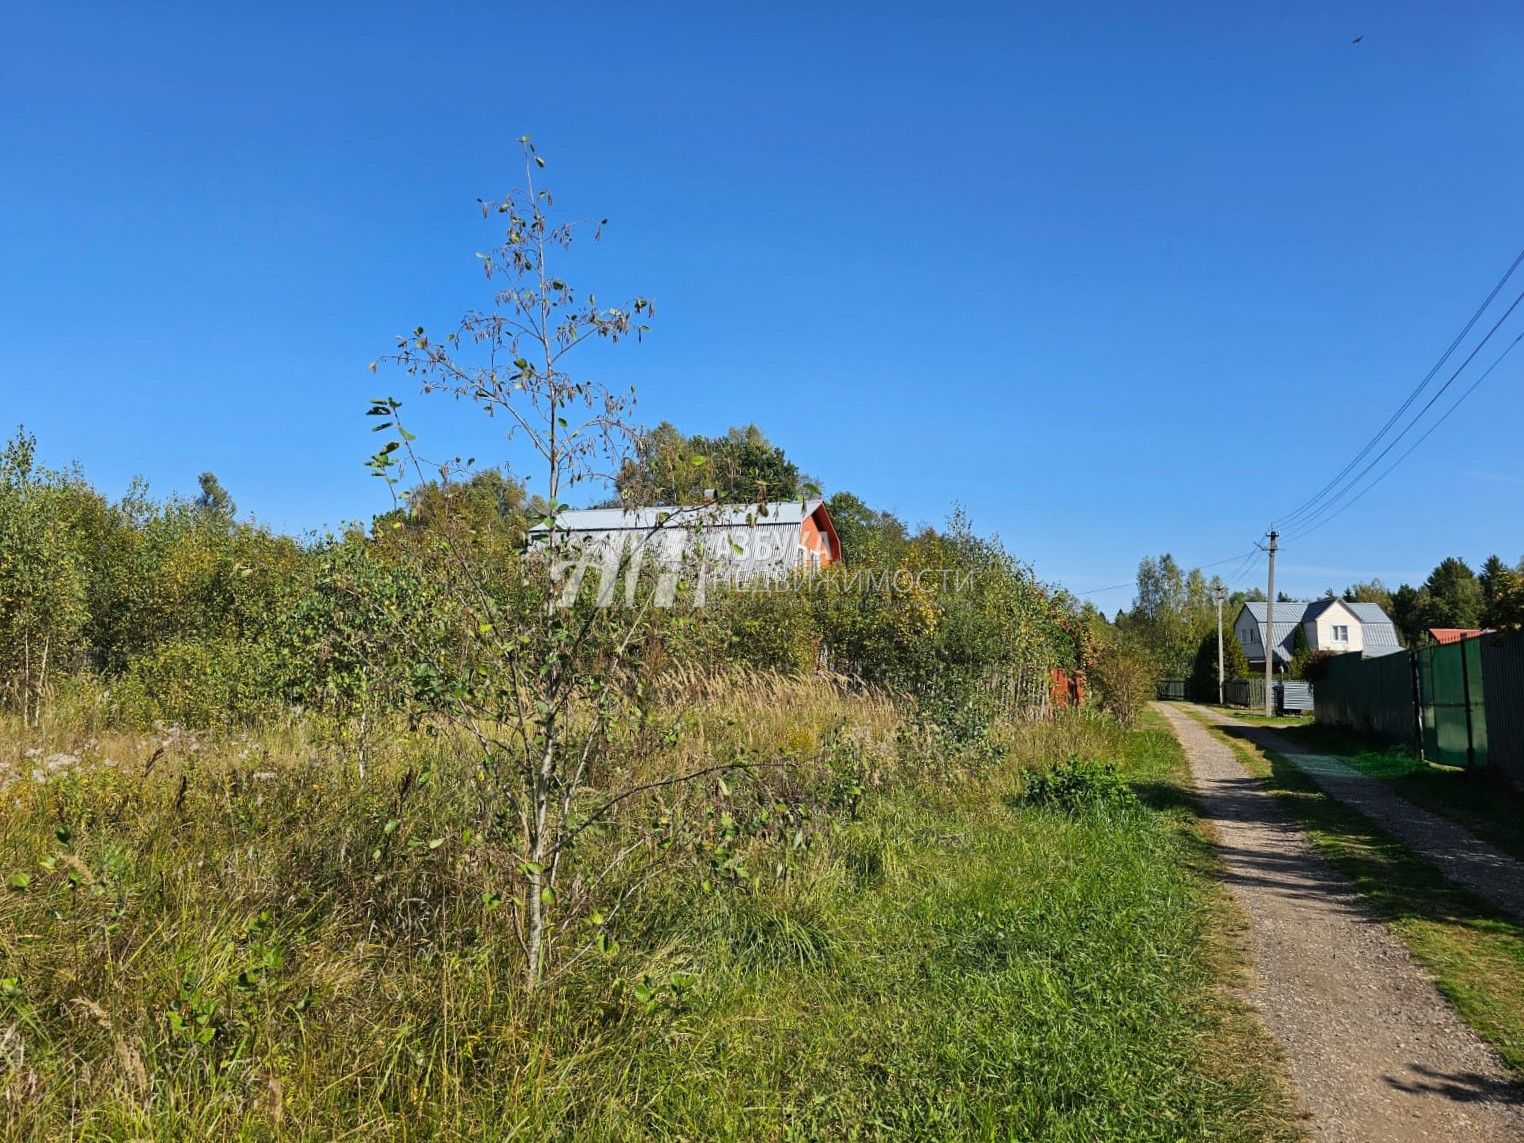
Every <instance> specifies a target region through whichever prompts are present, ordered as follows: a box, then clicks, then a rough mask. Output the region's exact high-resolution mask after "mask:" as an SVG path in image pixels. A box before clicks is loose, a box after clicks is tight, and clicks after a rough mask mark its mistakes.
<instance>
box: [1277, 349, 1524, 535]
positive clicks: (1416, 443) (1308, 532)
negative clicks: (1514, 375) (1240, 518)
mask: <svg viewBox="0 0 1524 1143" xmlns="http://www.w3.org/2000/svg"><path fill="white" fill-rule="evenodd" d="M1521 341H1524V333H1521V334H1519V335H1518V336H1517V337H1515V338H1514V339H1513V340H1512V341H1510V342H1509V343H1508V348H1507V349H1505V350H1503V352H1502V353H1500V354H1498V356H1497V360H1496V361H1494V362H1493V363H1492V364H1491V365H1489V366H1487V368H1486V370H1485V371H1483V373H1482V375H1481V376H1480V377H1478V378H1477V379H1476V380H1475V381H1473V382H1471V384H1470V386H1469V387H1468V388H1467V389H1466V391H1465V392H1464V393H1462V394H1461V395H1460V396H1459V397H1457V398H1456V399H1455V403H1454V404H1452V405H1451V406H1450V407H1449V408H1448V409H1446V410H1445V411H1444V412H1443V413H1441V414H1440V417H1439V420H1437V421H1435V422H1434V423H1433V424H1432V425H1430V426H1429V427H1428V429H1426V430H1425V431H1424V434H1423V436H1421V437H1419V438H1418V439H1417V440H1416V441H1414V442H1413V443H1412V444H1411V445H1409V446H1408V447H1407V450H1406V451H1404V452H1403V454H1402V455H1401V456H1399V457H1398V458H1397V459H1396V460H1394V461H1393V462H1392V463H1391V464H1389V465H1387V467H1386V468H1384V469H1382V470H1381V472H1380V474H1379V475H1378V476H1377V477H1376V479H1375V480H1372V481H1371V482H1370V483H1369V484H1367V485H1366V486H1365V487H1364V488H1362V489H1361V490H1360V491H1359V492H1358V493H1357V494H1356V495H1355V496H1353V497H1352V498H1351V499H1349V500H1347V501H1345V502H1344V504H1343V506H1342V507H1340V508H1339V510H1338V511H1337V512H1334V513H1333V514H1332V515H1329V516H1325V517H1324V518H1323V519H1322V520H1320V521H1318V522H1317V523H1316V524H1313V525H1311V526H1310V527H1307V528H1304V529H1303V530H1302V531H1300V532H1298V533H1297V534H1296V535H1295V536H1293V537H1291V538H1292V539H1301V538H1302V537H1303V536H1309V535H1311V534H1312V533H1313V532H1316V531H1317V530H1318V529H1319V528H1321V527H1322V526H1323V525H1324V524H1327V523H1329V522H1330V521H1332V520H1335V519H1337V518H1338V517H1339V516H1340V515H1341V514H1342V513H1343V512H1344V510H1345V509H1347V508H1349V507H1351V506H1352V505H1354V504H1356V503H1358V502H1359V500H1360V498H1361V497H1362V496H1364V495H1365V494H1366V493H1367V492H1369V491H1370V490H1371V489H1372V488H1375V487H1376V485H1378V484H1380V483H1381V482H1382V481H1383V480H1385V479H1386V477H1387V476H1388V475H1389V474H1390V473H1391V472H1392V470H1393V469H1395V468H1396V467H1397V466H1398V465H1400V464H1401V463H1402V462H1403V461H1405V460H1407V458H1408V457H1410V456H1412V455H1413V451H1414V450H1415V449H1416V448H1417V447H1418V446H1419V445H1421V444H1423V442H1424V441H1426V440H1428V439H1429V437H1430V436H1431V435H1433V433H1434V430H1435V429H1437V428H1439V426H1440V425H1442V424H1444V423H1445V422H1446V421H1448V420H1449V419H1450V414H1451V413H1453V412H1455V410H1456V409H1458V408H1460V407H1461V405H1462V404H1464V403H1465V400H1466V398H1467V397H1469V396H1471V394H1472V393H1474V392H1476V389H1477V386H1478V385H1480V384H1481V383H1482V382H1483V381H1485V380H1487V378H1488V377H1490V376H1491V375H1492V371H1493V370H1494V369H1496V368H1497V367H1498V366H1499V365H1501V364H1503V359H1504V358H1505V357H1507V356H1508V355H1509V354H1510V353H1512V352H1513V349H1514V346H1516V345H1518V344H1519V342H1521ZM1436 396H1438V394H1436Z"/></svg>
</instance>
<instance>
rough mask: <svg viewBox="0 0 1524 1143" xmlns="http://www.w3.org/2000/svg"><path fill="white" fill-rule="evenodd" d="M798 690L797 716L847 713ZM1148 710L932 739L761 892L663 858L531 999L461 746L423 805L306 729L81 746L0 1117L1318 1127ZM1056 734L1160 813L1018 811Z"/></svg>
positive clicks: (8, 986)
mask: <svg viewBox="0 0 1524 1143" xmlns="http://www.w3.org/2000/svg"><path fill="white" fill-rule="evenodd" d="M796 700H797V701H796V702H795V703H794V707H793V709H792V710H791V711H789V715H790V717H788V718H780V721H779V731H778V733H779V734H780V735H781V734H783V733H785V730H784V728H785V727H794V728H797V727H798V726H799V725H818V724H822V723H824V722H825V721H826V718H825V715H827V714H829V715H830V716H831V717H832V718H851V717H854V716H855V715H854V711H853V709H852V708H851V704H850V703H846V704H845V705H843V700H841V699H840V698H839V697H838V698H836V699H833V700H832V703H834V704H835V705H833V706H831V709H830V710H826V709H824V706H822V707H820V708H819V709H815V710H813V712H812V713H814V714H818V715H820V716H821V717H820V718H818V719H801V718H799V717H798V714H799V711H800V710H806V711H807V712H809V710H810V708H809V707H808V705H807V703H806V700H805V698H803V697H800V696H796ZM856 714H857V715H861V717H864V718H867V719H870V720H883V719H885V718H887V715H885V713H884V712H883V711H882V710H881V709H875V710H874V711H870V712H868V713H867V714H866V715H862V714H861V712H856ZM1150 718H1151V721H1150V722H1149V723H1148V724H1147V725H1145V726H1144V727H1143V728H1142V729H1140V730H1136V731H1131V732H1127V731H1122V730H1120V729H1119V728H1117V727H1115V726H1114V725H1112V724H1109V723H1106V722H1104V721H1102V720H1099V719H1093V718H1088V717H1079V718H1072V719H1067V720H1062V721H1059V722H1055V723H1052V724H1047V725H1042V726H1034V727H1023V728H1016V729H1013V730H1011V731H1009V732H1008V733H1007V735H1006V736H1005V737H1004V740H1003V741H1002V742H1001V743H1000V746H1001V751H1000V753H999V754H998V755H997V756H996V757H995V758H994V759H992V760H989V761H988V763H987V766H986V767H985V768H984V769H982V770H979V771H975V772H965V773H963V774H961V775H960V776H958V777H957V778H952V777H950V776H949V774H948V767H945V766H942V765H927V764H926V763H927V762H928V761H929V760H928V759H924V758H923V759H921V760H920V765H919V767H918V769H919V771H920V777H919V778H917V779H916V780H903V781H899V782H894V783H891V782H887V781H886V782H884V783H883V784H882V785H881V786H875V785H874V784H873V782H872V781H870V782H869V783H868V790H867V792H866V793H865V794H864V795H863V797H862V799H861V802H860V804H858V812H857V813H856V814H855V816H854V815H852V814H848V813H840V814H838V815H837V816H835V817H833V818H831V819H830V820H829V821H825V822H821V823H818V825H817V828H816V829H815V832H814V833H813V834H812V835H811V837H812V840H811V842H810V844H807V845H803V846H793V845H791V844H789V843H787V842H784V843H781V844H777V845H772V846H771V848H769V847H768V846H764V845H761V843H759V844H758V846H756V847H754V848H753V849H752V850H750V851H748V856H747V862H748V864H750V866H751V867H752V869H753V870H754V874H753V875H752V877H751V878H750V879H749V880H747V881H745V882H743V883H737V884H732V885H729V886H728V887H724V888H722V887H720V886H719V885H718V884H708V883H707V879H705V878H702V877H700V876H698V875H696V874H693V873H690V872H689V871H688V870H687V869H686V868H684V867H683V866H682V864H681V863H680V862H678V861H677V860H676V859H675V858H673V859H672V860H671V861H668V862H666V863H662V862H660V861H657V860H656V859H655V857H653V863H651V864H647V865H645V866H643V867H641V869H642V873H641V876H640V879H638V880H632V882H631V883H630V884H629V885H628V886H627V889H628V892H627V893H626V894H625V895H624V897H623V898H622V899H623V901H624V905H623V910H624V911H623V913H622V916H623V917H624V920H623V922H622V923H621V926H620V928H619V930H618V933H619V944H618V946H617V948H616V947H612V946H611V947H610V948H608V949H607V950H605V954H604V955H601V956H591V957H585V958H582V959H580V960H576V961H573V962H571V963H570V967H568V969H567V970H566V972H565V975H563V976H562V977H561V978H559V979H558V980H557V982H556V985H555V987H554V988H553V989H551V990H549V991H547V992H546V993H545V994H543V995H541V996H538V997H533V998H531V997H527V996H525V995H524V994H522V992H521V991H519V990H517V989H516V987H515V985H514V981H515V979H516V976H515V973H516V970H517V964H518V960H517V955H518V954H517V952H516V950H515V949H513V948H512V947H511V941H510V940H509V938H508V936H507V934H506V927H505V926H504V925H503V924H502V923H501V922H500V921H495V920H494V914H493V913H492V912H491V910H492V908H493V907H494V904H493V903H492V902H491V900H490V898H488V897H485V896H484V895H483V894H482V893H481V892H480V891H479V890H480V888H481V882H480V880H479V879H480V877H481V876H482V875H481V874H480V872H479V870H478V869H477V866H476V865H475V864H474V862H476V860H477V858H476V857H475V856H474V853H475V851H474V850H471V849H467V848H464V847H462V846H461V845H460V844H458V843H457V842H456V841H454V840H451V838H452V836H453V835H452V833H451V830H450V822H451V821H452V820H457V815H458V814H459V813H460V806H458V805H457V804H456V803H455V802H454V801H452V795H451V793H450V785H449V784H448V783H446V782H445V781H443V780H442V779H441V778H440V777H438V774H440V773H442V772H443V766H444V760H436V769H435V770H434V771H433V773H434V774H435V775H436V776H435V777H434V778H433V779H432V780H431V781H430V782H428V783H427V784H422V785H421V784H420V783H422V777H421V776H422V775H427V774H429V773H430V772H431V771H430V770H429V769H428V768H427V767H423V766H418V767H417V768H416V769H415V768H414V765H415V764H416V763H418V761H419V760H418V759H412V760H410V761H402V760H399V761H398V763H397V765H399V766H400V765H404V764H406V765H407V766H408V767H409V768H408V769H407V771H406V773H407V774H418V775H420V777H419V778H418V779H417V780H412V779H408V780H405V781H404V782H402V783H401V786H400V791H399V781H398V778H399V771H398V770H397V769H395V768H390V767H389V766H388V765H387V764H386V763H385V760H383V759H373V760H372V762H371V766H370V768H369V769H368V771H367V773H366V774H365V775H360V774H358V773H357V772H355V771H354V770H353V769H352V768H344V767H335V766H324V765H320V764H318V763H317V761H316V760H315V759H314V758H313V757H312V756H311V751H312V749H313V746H312V744H311V743H308V742H305V741H301V740H298V739H291V740H283V741H277V740H275V739H268V740H265V741H263V742H259V743H241V744H235V745H234V746H229V747H228V748H227V749H226V750H223V751H221V753H219V751H218V749H216V748H206V749H204V750H202V751H201V752H200V753H198V754H196V755H194V756H190V755H181V756H176V755H174V754H173V753H171V754H170V755H167V756H166V757H165V758H163V759H161V760H160V761H158V762H157V764H156V765H150V764H147V763H146V762H145V761H143V759H146V758H147V757H149V754H148V752H147V751H142V750H140V751H138V752H136V753H132V754H130V755H129V754H128V753H127V750H128V747H129V746H130V745H131V744H127V743H121V742H118V743H114V744H112V746H111V748H112V749H113V750H114V751H116V752H117V756H118V757H119V758H121V759H122V761H121V763H120V764H118V765H116V766H112V767H106V766H104V764H103V762H102V764H101V765H100V767H99V768H98V769H96V770H92V769H91V766H90V758H89V757H88V751H83V750H82V751H81V752H80V753H81V754H82V755H83V756H85V757H84V758H83V760H82V761H81V762H80V763H79V764H78V765H77V766H76V767H73V768H70V769H67V770H64V769H60V770H58V771H56V772H53V773H51V774H49V775H47V780H46V781H45V782H33V781H29V780H22V781H20V782H19V783H18V784H16V785H13V786H12V788H11V789H10V790H9V791H8V792H5V793H4V794H3V795H0V797H3V798H4V799H5V800H6V802H5V805H4V811H5V813H6V814H7V815H8V821H7V829H6V831H5V833H4V835H3V837H0V876H3V877H4V878H12V877H14V876H15V875H16V874H25V882H24V883H23V884H19V885H18V886H17V887H16V888H14V889H12V890H10V891H9V892H7V893H5V895H4V896H3V897H0V1134H3V1135H4V1136H5V1137H6V1138H20V1139H27V1138H38V1139H40V1138H51V1137H58V1136H71V1137H74V1136H78V1137H96V1138H100V1137H129V1136H132V1137H141V1138H164V1139H169V1138H176V1139H178V1138H191V1137H198V1138H271V1137H280V1138H286V1137H321V1138H333V1137H339V1136H343V1137H345V1138H361V1139H370V1138H374V1139H382V1138H386V1139H393V1138H399V1139H411V1138H423V1137H429V1138H481V1139H503V1138H531V1139H540V1138H547V1139H548V1138H570V1137H575V1138H579V1139H646V1138H653V1137H655V1138H670V1139H681V1138H688V1139H695V1138H705V1139H709V1138H715V1139H820V1138H842V1139H846V1138H896V1139H959V1138H963V1139H985V1138H989V1139H994V1138H999V1139H1006V1138H1022V1139H1037V1138H1042V1139H1074V1140H1097V1139H1129V1140H1131V1139H1186V1138H1196V1139H1214V1140H1215V1139H1231V1138H1241V1139H1262V1138H1291V1137H1295V1136H1296V1134H1297V1127H1296V1125H1295V1122H1294V1120H1293V1118H1292V1113H1291V1110H1290V1104H1289V1101H1288V1100H1287V1098H1286V1095H1285V1090H1284V1087H1283V1086H1282V1083H1281V1080H1280V1078H1279V1077H1280V1075H1281V1072H1280V1070H1279V1068H1277V1067H1271V1068H1267V1067H1266V1066H1265V1060H1266V1059H1267V1058H1269V1059H1273V1058H1274V1057H1275V1054H1276V1050H1275V1047H1274V1045H1273V1043H1271V1042H1270V1041H1268V1039H1267V1038H1266V1037H1265V1036H1264V1035H1263V1033H1262V1032H1260V1031H1259V1030H1258V1027H1257V1025H1256V1024H1255V1023H1254V1022H1253V1021H1252V1020H1250V1019H1249V1018H1248V1016H1247V1014H1246V1013H1245V1012H1244V1011H1243V1010H1242V1009H1241V1007H1239V1006H1238V1005H1237V1004H1236V1003H1235V1002H1234V1001H1233V999H1232V997H1231V990H1230V988H1229V985H1230V983H1231V981H1232V979H1233V975H1234V972H1235V971H1236V969H1235V954H1234V951H1233V948H1232V947H1231V944H1230V942H1229V939H1228V937H1227V936H1226V935H1225V932H1226V929H1227V928H1228V927H1229V921H1230V918H1229V915H1228V913H1227V908H1228V907H1227V905H1226V904H1225V899H1224V896H1223V894H1222V892H1221V890H1220V889H1219V888H1218V887H1217V886H1216V885H1214V884H1213V882H1212V880H1211V878H1210V876H1209V875H1210V873H1211V871H1212V869H1211V862H1212V860H1213V859H1212V857H1211V854H1210V850H1209V848H1208V847H1207V845H1206V844H1205V842H1204V840H1203V839H1202V837H1201V836H1200V834H1199V831H1198V826H1197V822H1196V819H1195V817H1194V815H1193V813H1192V810H1191V808H1190V805H1189V802H1188V800H1187V799H1186V798H1185V797H1184V796H1183V794H1182V792H1181V786H1180V777H1181V774H1182V770H1183V759H1182V757H1181V754H1180V750H1179V748H1178V746H1177V744H1176V743H1175V741H1174V739H1173V737H1172V736H1171V735H1169V734H1168V732H1167V731H1166V730H1165V729H1164V727H1163V726H1162V724H1161V723H1159V722H1158V721H1157V719H1154V718H1153V717H1152V716H1150ZM736 721H737V720H735V719H734V718H729V719H728V720H727V718H716V719H715V720H714V722H713V725H712V726H710V727H709V732H710V733H713V734H714V735H719V734H721V733H723V732H725V727H726V726H727V725H732V724H734V723H736ZM758 725H759V723H758V721H757V720H756V719H753V720H752V721H751V722H749V723H747V724H746V733H748V734H755V733H757V730H756V728H757V726H758ZM732 729H734V727H732ZM792 732H795V733H797V729H796V730H794V731H792ZM129 756H130V757H131V758H132V763H131V764H130V765H129V764H128V763H127V762H126V758H127V757H129ZM1070 757H1079V758H1084V759H1099V760H1111V761H1114V762H1116V763H1117V765H1118V767H1119V772H1120V776H1121V778H1122V779H1123V780H1124V781H1125V783H1127V785H1126V786H1124V787H1123V789H1124V791H1125V790H1133V791H1136V800H1134V797H1133V796H1131V795H1129V794H1127V793H1125V792H1124V793H1122V794H1120V795H1116V796H1111V795H1108V796H1107V798H1105V799H1103V800H1102V801H1101V802H1100V803H1099V804H1095V805H1087V806H1086V807H1085V808H1081V809H1077V810H1075V811H1074V812H1067V811H1066V810H1064V809H1063V808H1055V807H1052V806H1040V805H1034V804H1030V800H1029V799H1028V798H1027V797H1026V796H1025V794H1026V792H1027V789H1028V783H1029V776H1030V774H1031V773H1032V772H1033V770H1034V768H1035V769H1043V770H1045V769H1047V768H1048V767H1049V766H1050V765H1051V764H1052V763H1054V762H1055V761H1059V760H1062V759H1066V758H1070ZM1080 785H1081V786H1083V785H1084V783H1080ZM404 792H406V796H407V798H408V799H412V800H410V801H407V802H404V800H403V793H404ZM1112 794H1115V791H1112ZM713 796H714V797H715V798H716V799H718V798H719V797H720V795H719V794H715V795H713ZM729 796H730V797H731V798H732V799H733V798H734V797H735V794H734V792H732V793H731V794H730V795H729ZM1058 800H1059V802H1060V803H1062V800H1063V799H1062V798H1061V797H1060V798H1059V799H1058ZM716 804H717V805H720V804H721V803H719V802H718V801H717V803H716ZM731 804H733V803H724V805H731ZM691 808H693V807H690V809H691ZM729 813H730V810H728V809H727V811H726V814H727V815H728V814H729ZM716 816H721V815H716ZM399 820H400V821H401V823H402V824H401V825H400V826H397V825H395V824H394V823H396V822H398V821H399ZM383 822H386V823H387V824H388V827H389V828H387V829H384V830H383V829H381V823H383ZM792 828H793V827H792V826H791V827H790V829H791V830H792ZM795 836H801V835H799V834H795ZM435 837H437V838H444V839H445V840H444V841H443V842H441V843H440V844H438V845H435V844H433V842H432V841H431V840H430V839H431V838H435ZM389 838H390V839H394V840H390V841H389V840H387V839H389ZM373 846H374V849H373V848H372V847H373ZM388 847H391V848H388ZM652 852H653V854H655V855H658V856H659V855H660V854H662V853H671V852H674V851H672V850H663V849H660V847H658V848H657V849H654V850H653V851H652ZM772 859H776V864H769V863H768V862H770V861H771V860H772Z"/></svg>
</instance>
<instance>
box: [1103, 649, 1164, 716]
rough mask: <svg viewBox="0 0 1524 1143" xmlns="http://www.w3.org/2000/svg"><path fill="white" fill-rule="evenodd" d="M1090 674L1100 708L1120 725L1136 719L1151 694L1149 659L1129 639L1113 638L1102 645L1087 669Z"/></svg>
mask: <svg viewBox="0 0 1524 1143" xmlns="http://www.w3.org/2000/svg"><path fill="white" fill-rule="evenodd" d="M1090 678H1091V680H1092V681H1093V682H1094V683H1095V687H1096V690H1097V692H1098V693H1099V696H1100V703H1101V707H1102V709H1103V710H1105V711H1107V712H1108V713H1109V714H1111V715H1112V717H1114V718H1115V719H1116V720H1117V721H1118V722H1120V723H1122V725H1124V726H1131V725H1132V724H1133V723H1134V722H1136V721H1137V718H1138V715H1139V714H1141V713H1142V711H1143V708H1144V707H1145V706H1147V705H1148V701H1149V699H1151V698H1153V692H1154V674H1153V664H1152V660H1151V659H1150V657H1149V654H1148V652H1147V651H1146V650H1144V649H1143V648H1142V647H1141V646H1139V645H1138V644H1137V643H1136V642H1135V641H1134V640H1131V639H1127V638H1117V639H1113V640H1112V641H1111V642H1110V643H1108V644H1107V645H1106V646H1104V647H1102V648H1101V651H1100V654H1099V655H1097V656H1096V660H1095V663H1094V665H1093V666H1092V667H1091V669H1090Z"/></svg>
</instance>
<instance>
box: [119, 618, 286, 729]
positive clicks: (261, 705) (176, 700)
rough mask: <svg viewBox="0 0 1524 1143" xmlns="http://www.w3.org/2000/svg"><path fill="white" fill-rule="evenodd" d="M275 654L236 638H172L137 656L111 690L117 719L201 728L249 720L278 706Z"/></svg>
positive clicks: (139, 725) (141, 723)
mask: <svg viewBox="0 0 1524 1143" xmlns="http://www.w3.org/2000/svg"><path fill="white" fill-rule="evenodd" d="M277 690H278V680H277V672H276V669H275V663H274V656H273V655H271V653H270V652H269V650H268V649H267V648H265V647H263V646H261V645H259V644H253V643H243V642H239V641H237V640H233V639H208V640H195V639H172V640H169V641H168V642H165V643H162V644H160V645H159V646H158V647H156V648H155V649H154V650H153V651H151V652H149V653H148V654H146V655H144V656H142V657H141V658H139V659H137V660H136V661H135V662H134V663H133V664H132V667H131V668H130V669H129V670H128V672H127V674H126V675H125V676H124V677H123V678H122V679H121V680H120V681H119V682H118V683H117V684H116V685H115V686H114V687H113V688H112V694H111V709H112V714H113V715H114V717H115V718H117V719H118V720H120V721H122V722H124V723H127V724H128V725H132V726H138V727H142V728H145V729H146V728H148V727H151V726H152V725H153V724H154V723H156V722H166V723H172V724H174V725H177V726H184V727H193V728H197V729H211V728H220V727H226V726H230V725H234V724H251V723H254V722H257V721H258V720H259V719H260V718H262V717H268V716H271V715H273V714H274V713H275V711H276V710H277V708H278V706H279V699H278V694H277Z"/></svg>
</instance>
